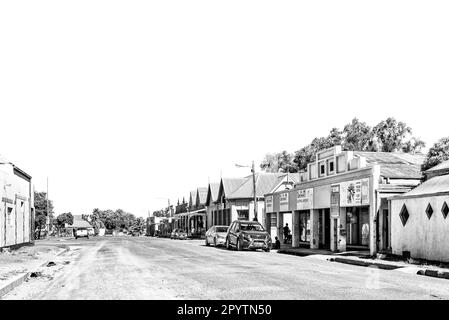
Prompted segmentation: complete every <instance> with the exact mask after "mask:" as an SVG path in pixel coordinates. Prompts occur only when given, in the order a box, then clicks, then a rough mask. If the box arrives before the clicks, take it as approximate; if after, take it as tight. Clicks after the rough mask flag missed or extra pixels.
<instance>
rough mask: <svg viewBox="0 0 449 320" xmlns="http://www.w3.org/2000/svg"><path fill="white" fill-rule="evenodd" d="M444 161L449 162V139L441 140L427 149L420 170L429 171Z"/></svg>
mask: <svg viewBox="0 0 449 320" xmlns="http://www.w3.org/2000/svg"><path fill="white" fill-rule="evenodd" d="M446 160H449V137H445V138H441V139H440V140H438V142H436V143H435V144H434V145H433V146H432V147H431V148H430V149H429V152H428V153H427V158H426V160H425V161H424V164H423V166H422V169H423V170H427V169H430V168H432V167H434V166H436V165H437V164H440V163H441V162H443V161H446Z"/></svg>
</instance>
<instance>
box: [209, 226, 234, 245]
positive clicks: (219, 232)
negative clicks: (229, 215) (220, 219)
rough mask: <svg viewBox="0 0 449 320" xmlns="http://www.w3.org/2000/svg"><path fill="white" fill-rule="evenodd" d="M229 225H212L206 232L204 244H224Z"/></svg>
mask: <svg viewBox="0 0 449 320" xmlns="http://www.w3.org/2000/svg"><path fill="white" fill-rule="evenodd" d="M228 228H229V226H212V227H210V229H209V230H207V232H206V246H208V245H210V244H213V245H214V246H215V247H216V246H224V245H225V243H226V234H227V232H228Z"/></svg>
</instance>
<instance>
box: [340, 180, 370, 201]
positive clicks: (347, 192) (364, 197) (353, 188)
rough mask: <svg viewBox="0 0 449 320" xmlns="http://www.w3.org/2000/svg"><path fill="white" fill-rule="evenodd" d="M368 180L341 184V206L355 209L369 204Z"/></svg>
mask: <svg viewBox="0 0 449 320" xmlns="http://www.w3.org/2000/svg"><path fill="white" fill-rule="evenodd" d="M368 183H369V180H368V179H362V180H353V181H345V182H342V183H340V206H341V207H353V206H361V205H368V204H369V193H368V189H369V188H368Z"/></svg>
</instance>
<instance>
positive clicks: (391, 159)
mask: <svg viewBox="0 0 449 320" xmlns="http://www.w3.org/2000/svg"><path fill="white" fill-rule="evenodd" d="M354 155H358V156H363V157H365V158H366V162H367V163H368V164H374V163H377V164H379V165H380V174H381V175H382V176H383V177H386V178H397V179H399V178H404V179H405V178H408V179H420V178H421V177H422V172H421V165H422V164H423V163H424V160H425V158H426V156H425V155H424V154H420V153H418V154H409V153H403V152H365V151H354Z"/></svg>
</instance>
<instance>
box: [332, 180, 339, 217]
mask: <svg viewBox="0 0 449 320" xmlns="http://www.w3.org/2000/svg"><path fill="white" fill-rule="evenodd" d="M330 215H331V217H332V218H338V217H340V185H338V184H337V185H334V186H331V208H330Z"/></svg>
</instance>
